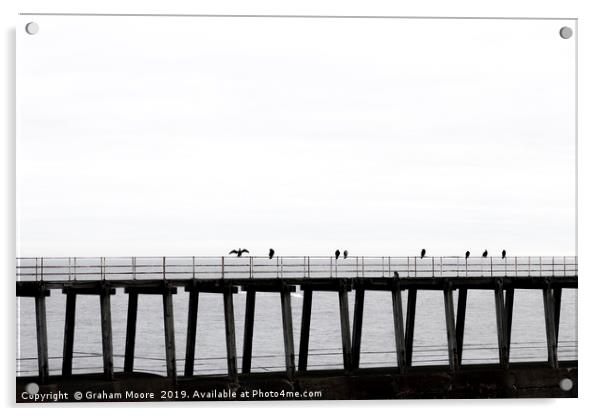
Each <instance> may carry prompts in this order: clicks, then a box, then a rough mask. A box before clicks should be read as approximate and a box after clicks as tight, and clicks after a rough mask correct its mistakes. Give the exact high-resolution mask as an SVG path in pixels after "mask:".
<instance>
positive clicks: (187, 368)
mask: <svg viewBox="0 0 602 416" xmlns="http://www.w3.org/2000/svg"><path fill="white" fill-rule="evenodd" d="M198 314H199V292H198V291H197V290H194V289H192V288H191V289H190V291H189V293H188V324H187V325H188V326H187V329H186V358H185V361H184V375H185V376H188V377H189V376H192V375H193V374H194V353H195V348H196V330H197V320H198Z"/></svg>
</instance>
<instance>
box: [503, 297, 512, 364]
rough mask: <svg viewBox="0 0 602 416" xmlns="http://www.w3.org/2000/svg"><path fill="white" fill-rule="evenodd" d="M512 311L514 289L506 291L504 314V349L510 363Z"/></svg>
mask: <svg viewBox="0 0 602 416" xmlns="http://www.w3.org/2000/svg"><path fill="white" fill-rule="evenodd" d="M513 309H514V289H506V299H505V304H504V313H505V315H506V348H507V350H508V361H510V336H511V335H512V311H513Z"/></svg>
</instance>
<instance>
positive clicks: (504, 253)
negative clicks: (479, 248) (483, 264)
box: [502, 250, 506, 259]
mask: <svg viewBox="0 0 602 416" xmlns="http://www.w3.org/2000/svg"><path fill="white" fill-rule="evenodd" d="M505 258H506V250H502V259H505Z"/></svg>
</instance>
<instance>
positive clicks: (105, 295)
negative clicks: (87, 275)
mask: <svg viewBox="0 0 602 416" xmlns="http://www.w3.org/2000/svg"><path fill="white" fill-rule="evenodd" d="M100 326H101V332H102V361H103V368H104V375H105V379H107V380H112V379H113V328H112V324H111V292H110V290H109V289H108V288H103V290H102V291H101V293H100Z"/></svg>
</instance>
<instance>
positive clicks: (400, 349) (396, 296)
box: [391, 287, 406, 374]
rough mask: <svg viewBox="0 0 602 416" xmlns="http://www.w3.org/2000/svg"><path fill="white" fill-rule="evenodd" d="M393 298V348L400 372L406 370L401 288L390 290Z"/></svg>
mask: <svg viewBox="0 0 602 416" xmlns="http://www.w3.org/2000/svg"><path fill="white" fill-rule="evenodd" d="M391 298H392V300H393V325H394V327H395V350H396V352H397V368H398V369H399V372H400V373H402V374H403V373H405V370H406V351H405V340H404V333H403V308H402V304H401V290H400V289H399V288H398V287H397V288H395V289H393V290H392V291H391Z"/></svg>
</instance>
